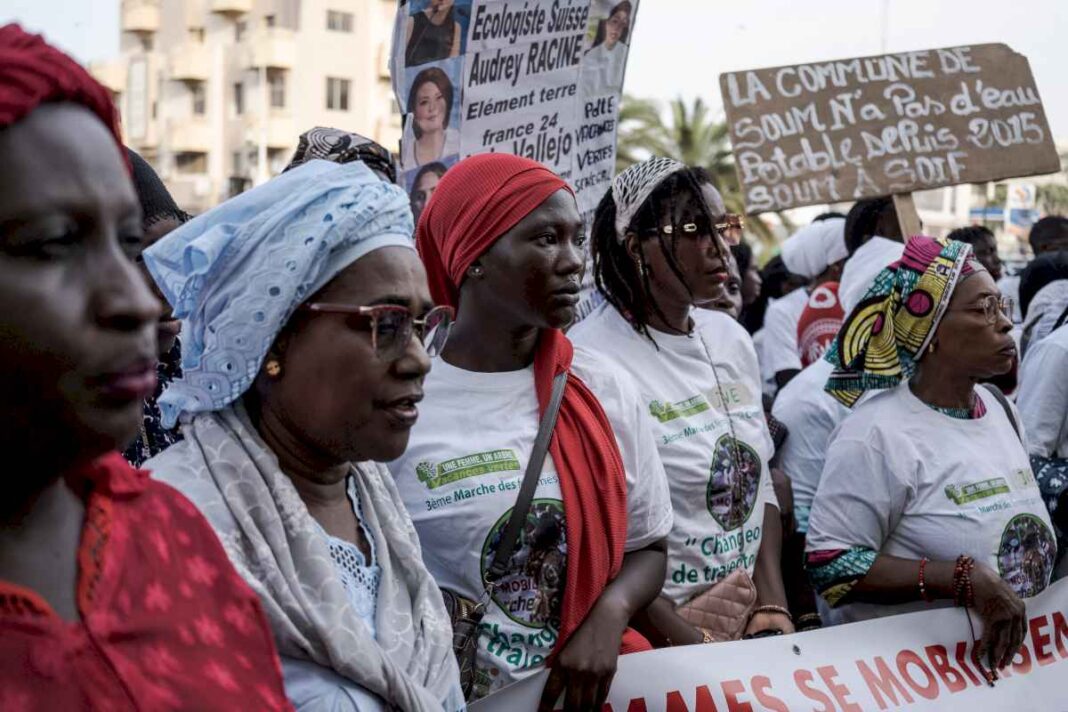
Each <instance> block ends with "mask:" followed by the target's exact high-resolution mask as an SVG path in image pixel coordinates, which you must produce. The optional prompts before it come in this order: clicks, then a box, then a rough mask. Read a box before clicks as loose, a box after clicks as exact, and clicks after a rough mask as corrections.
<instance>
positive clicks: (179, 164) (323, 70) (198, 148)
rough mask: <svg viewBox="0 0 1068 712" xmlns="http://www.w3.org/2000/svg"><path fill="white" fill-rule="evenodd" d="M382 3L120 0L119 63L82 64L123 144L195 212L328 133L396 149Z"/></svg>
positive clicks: (389, 24)
mask: <svg viewBox="0 0 1068 712" xmlns="http://www.w3.org/2000/svg"><path fill="white" fill-rule="evenodd" d="M395 13H396V3H395V2H394V0H123V1H122V11H121V23H122V40H121V52H120V56H119V57H118V58H117V59H115V60H113V61H109V62H103V63H98V64H94V65H91V67H90V70H91V71H92V72H93V74H94V75H95V76H96V77H97V78H98V79H99V80H100V81H101V82H102V83H103V84H104V85H105V86H107V87H108V88H109V89H110V90H111V91H112V93H113V94H114V95H115V99H116V103H117V105H118V106H119V109H120V111H121V113H122V122H123V131H124V134H125V138H126V142H127V144H128V145H129V146H130V147H131V148H133V149H134V150H135V151H137V152H138V153H140V154H141V155H142V156H144V157H145V159H146V160H148V161H149V162H150V163H151V164H152V165H153V166H155V168H156V169H157V171H159V173H160V176H161V177H162V178H163V179H164V182H165V183H166V184H167V187H168V188H169V189H170V190H171V193H172V194H173V195H174V198H175V200H176V201H177V202H178V204H179V205H180V206H182V207H183V208H184V209H186V210H188V211H189V212H192V213H198V212H201V211H203V210H206V209H208V208H210V207H212V206H213V205H216V204H217V203H219V202H221V201H222V200H225V199H226V198H228V197H231V196H232V195H235V194H237V193H239V192H241V191H243V190H245V189H247V188H248V187H250V186H252V185H256V184H258V183H261V182H263V181H265V180H267V179H268V178H270V177H271V176H273V175H277V174H278V173H279V172H280V171H281V170H282V169H283V168H284V167H285V165H286V164H287V163H288V161H289V159H290V157H291V156H292V155H293V151H294V149H295V148H296V146H297V139H298V137H299V135H300V134H301V133H302V132H304V131H306V130H307V129H309V128H312V127H313V126H332V127H335V128H339V129H344V130H346V131H354V132H356V133H361V134H363V135H365V136H368V137H370V138H373V139H375V140H376V141H378V142H379V143H381V144H382V145H384V146H386V147H387V148H389V149H391V150H394V151H396V150H397V147H398V141H399V139H400V133H401V117H400V114H399V113H398V112H397V111H396V109H395V106H396V104H395V102H394V100H393V91H392V88H391V86H390V78H389V52H390V45H391V40H392V32H393V21H394V16H395Z"/></svg>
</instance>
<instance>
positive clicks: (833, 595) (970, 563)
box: [806, 237, 1057, 679]
mask: <svg viewBox="0 0 1068 712" xmlns="http://www.w3.org/2000/svg"><path fill="white" fill-rule="evenodd" d="M1009 308H1010V305H1009V304H1008V302H1007V300H1004V299H1003V298H1002V297H1001V295H1000V293H999V292H998V290H997V287H996V286H995V284H994V280H993V279H992V278H991V277H990V274H989V273H988V272H987V271H986V270H985V269H984V268H983V267H982V265H981V264H979V262H978V261H975V260H974V259H973V257H972V253H971V248H970V247H969V246H968V245H966V244H965V243H962V242H952V241H941V240H934V239H931V238H927V237H914V238H912V239H911V240H910V241H909V243H908V245H907V246H906V248H905V253H904V255H903V257H902V258H901V260H900V261H899V262H896V263H895V264H893V265H891V266H890V267H888V268H887V269H886V270H884V271H883V272H882V273H881V274H880V275H879V276H878V278H877V279H876V281H875V283H874V285H873V286H872V287H871V288H870V289H869V291H868V292H867V294H866V295H865V297H864V298H863V299H862V300H861V301H860V303H859V305H858V306H857V307H856V308H855V309H854V310H853V311H852V312H851V313H850V315H849V316H848V317H847V319H846V321H845V323H844V324H843V326H842V330H841V331H840V332H839V335H838V337H837V338H836V339H835V342H834V344H833V345H832V346H831V349H830V351H829V353H828V355H827V360H828V361H830V362H831V363H832V364H833V365H834V371H833V372H832V374H831V376H830V378H829V380H828V381H827V386H826V389H827V391H828V392H829V393H830V394H831V395H832V396H834V397H835V398H837V399H838V400H839V401H841V402H842V403H843V404H845V405H846V406H849V407H852V406H853V405H854V404H856V403H857V401H858V399H859V398H860V397H861V396H862V395H863V394H865V393H866V392H868V391H870V390H882V391H883V392H882V393H877V394H874V395H872V396H870V397H869V398H867V399H865V400H864V401H863V402H862V403H860V404H859V405H857V407H856V409H855V410H854V411H853V412H852V413H850V414H849V415H848V416H847V417H846V419H845V421H844V422H843V423H842V425H841V426H840V427H839V429H838V431H837V434H836V436H835V437H834V439H833V440H832V442H831V444H830V446H829V448H828V453H827V460H826V463H825V465H824V470H823V475H822V477H821V479H820V483H819V489H818V491H817V492H816V496H815V499H814V501H813V505H812V512H811V515H810V518H809V527H808V538H807V544H806V551H807V552H808V553H807V566H808V569H809V574H810V576H811V578H812V579H813V583H814V584H815V586H816V588H817V589H818V590H819V591H820V592H821V593H822V594H823V596H824V598H825V599H826V600H827V602H828V603H829V604H830V605H831V606H833V607H837V608H838V612H839V615H840V618H841V619H842V620H843V621H844V622H850V621H855V620H863V619H867V618H872V617H877V616H885V615H893V614H897V613H902V612H907V611H912V610H917V609H922V608H925V607H928V606H948V605H952V604H954V603H955V604H956V605H958V606H965V607H967V608H969V609H974V610H975V611H976V612H977V613H978V614H979V616H980V617H981V618H982V621H983V624H984V626H983V639H982V643H981V647H980V652H981V653H983V657H984V659H985V660H986V662H987V664H988V665H989V667H990V669H989V670H984V674H986V675H987V676H988V679H993V678H994V677H996V675H997V673H996V671H997V669H999V668H1001V667H1004V666H1005V665H1007V664H1008V663H1009V662H1010V661H1011V659H1012V657H1013V655H1014V654H1015V652H1016V650H1017V649H1018V648H1019V647H1020V644H1021V643H1022V641H1023V638H1024V633H1025V627H1026V623H1027V618H1026V616H1025V614H1024V603H1023V601H1022V600H1021V599H1023V598H1026V597H1028V596H1034V595H1035V594H1037V593H1039V592H1041V591H1042V590H1043V589H1044V588H1045V587H1046V586H1047V585H1048V583H1049V580H1050V574H1051V573H1052V570H1053V563H1054V559H1055V556H1056V552H1057V547H1056V543H1055V540H1054V536H1053V532H1052V531H1051V528H1050V520H1049V516H1048V514H1047V513H1046V508H1045V505H1044V504H1043V502H1042V499H1041V496H1040V493H1039V489H1038V487H1037V485H1036V483H1035V478H1034V476H1033V475H1032V473H1031V468H1030V464H1029V462H1028V457H1027V452H1026V450H1025V448H1024V446H1023V443H1022V433H1020V432H1019V425H1018V417H1017V415H1016V412H1015V409H1014V408H1012V406H1011V405H1010V404H1009V403H1008V401H1007V400H1006V399H1005V398H1004V396H1003V395H1001V394H1000V392H999V391H995V390H993V389H992V388H987V387H982V386H977V385H976V384H977V383H978V382H980V381H981V380H983V379H986V378H990V377H991V376H995V375H997V374H1000V373H1004V372H1005V371H1007V370H1009V368H1011V366H1012V362H1013V358H1014V356H1015V345H1014V342H1013V340H1012V336H1011V335H1010V331H1011V329H1012V322H1011V320H1010V319H1009V317H1008V316H1007V314H1008V313H1009V311H1008V310H1009Z"/></svg>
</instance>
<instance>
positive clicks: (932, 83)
mask: <svg viewBox="0 0 1068 712" xmlns="http://www.w3.org/2000/svg"><path fill="white" fill-rule="evenodd" d="M720 91H721V92H722V94H723V103H724V106H725V108H726V112H727V121H728V124H729V128H730V134H731V142H732V144H733V149H734V157H735V163H736V168H737V170H738V176H739V180H740V182H741V184H742V187H743V191H744V194H745V204H746V208H747V210H748V211H749V212H750V213H760V212H764V211H767V210H783V209H787V208H796V207H800V206H803V205H817V204H823V203H833V202H839V201H851V200H858V199H860V198H868V197H875V196H883V195H891V194H895V193H908V192H911V191H915V190H926V189H930V188H937V187H940V186H947V185H955V184H958V183H978V182H984V181H989V180H1000V179H1002V178H1012V177H1016V176H1027V175H1037V174H1041V173H1052V172H1055V171H1058V170H1060V161H1059V159H1058V157H1057V152H1056V150H1055V148H1054V145H1053V140H1052V137H1051V135H1050V129H1049V124H1048V123H1047V121H1046V114H1045V111H1044V110H1043V108H1042V101H1041V98H1040V97H1039V94H1038V89H1037V88H1036V87H1035V81H1034V77H1033V76H1032V75H1031V68H1030V65H1029V64H1028V62H1027V58H1026V57H1024V56H1023V55H1020V54H1017V53H1016V52H1013V51H1012V50H1011V49H1010V48H1009V47H1008V46H1006V45H1004V44H983V45H974V46H971V47H951V48H948V49H933V50H924V51H918V52H902V53H899V54H887V55H881V56H876V57H861V58H857V59H844V60H835V61H829V62H814V63H810V64H800V65H795V66H789V67H774V68H771V69H755V70H749V71H742V72H729V73H726V74H723V75H721V76H720Z"/></svg>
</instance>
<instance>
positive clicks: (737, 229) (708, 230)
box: [650, 213, 745, 245]
mask: <svg viewBox="0 0 1068 712" xmlns="http://www.w3.org/2000/svg"><path fill="white" fill-rule="evenodd" d="M678 229H679V232H680V233H681V234H683V235H711V234H712V233H713V231H715V233H716V234H717V235H719V237H720V238H722V240H723V241H724V242H725V243H727V244H728V245H737V244H738V243H740V242H741V241H742V232H743V231H744V230H745V218H744V217H742V216H741V215H735V214H733V213H727V214H726V215H724V216H723V219H722V220H720V221H719V222H716V223H713V222H711V221H709V220H706V219H704V218H698V219H697V220H695V221H693V222H688V223H683V224H682V225H679V226H678ZM659 232H662V233H663V234H665V235H673V234H674V233H675V226H673V225H664V226H663V227H661V228H660V229H659ZM656 233H657V231H656V230H651V231H650V234H652V235H655V234H656Z"/></svg>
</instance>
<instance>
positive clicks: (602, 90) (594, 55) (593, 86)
mask: <svg viewBox="0 0 1068 712" xmlns="http://www.w3.org/2000/svg"><path fill="white" fill-rule="evenodd" d="M626 68H627V45H625V44H623V43H622V42H616V43H615V45H614V46H613V47H612V49H609V48H608V45H606V44H604V43H603V42H602V43H601V44H599V45H597V46H596V47H594V48H593V49H591V50H590V51H589V52H587V53H586V54H585V55H583V57H582V70H581V71H582V90H583V91H584V92H585V93H586V95H587V96H595V95H597V94H613V93H618V92H619V91H620V90H621V89H622V88H623V72H624V71H625V70H626Z"/></svg>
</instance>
